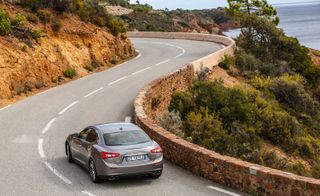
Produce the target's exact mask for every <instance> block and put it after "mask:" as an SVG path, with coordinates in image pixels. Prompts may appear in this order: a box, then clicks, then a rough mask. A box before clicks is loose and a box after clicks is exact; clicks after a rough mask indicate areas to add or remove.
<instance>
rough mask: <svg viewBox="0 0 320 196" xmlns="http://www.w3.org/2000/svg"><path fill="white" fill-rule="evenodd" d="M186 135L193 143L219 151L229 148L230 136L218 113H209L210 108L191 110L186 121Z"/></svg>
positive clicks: (184, 128)
mask: <svg viewBox="0 0 320 196" xmlns="http://www.w3.org/2000/svg"><path fill="white" fill-rule="evenodd" d="M183 130H184V133H185V137H186V138H189V140H191V141H192V142H193V143H195V144H199V145H201V146H204V147H206V148H208V149H211V150H215V151H217V152H223V151H225V150H226V149H227V145H228V142H227V140H228V136H227V132H226V131H225V130H224V129H223V125H222V123H221V121H220V120H219V118H218V116H217V115H214V114H209V111H208V109H201V110H200V111H199V112H190V113H189V114H188V116H187V118H186V120H185V121H184V126H183Z"/></svg>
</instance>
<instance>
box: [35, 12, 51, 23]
mask: <svg viewBox="0 0 320 196" xmlns="http://www.w3.org/2000/svg"><path fill="white" fill-rule="evenodd" d="M37 14H38V17H39V18H40V20H41V21H42V22H43V23H44V24H46V23H49V22H50V21H51V13H50V12H49V11H47V10H39V11H38V12H37Z"/></svg>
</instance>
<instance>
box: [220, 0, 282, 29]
mask: <svg viewBox="0 0 320 196" xmlns="http://www.w3.org/2000/svg"><path fill="white" fill-rule="evenodd" d="M228 4H229V8H226V11H227V12H228V13H229V14H230V15H232V16H236V17H237V16H241V15H242V14H249V15H250V14H254V15H257V16H260V17H264V18H267V19H268V20H270V21H272V22H273V23H275V24H276V25H278V24H279V21H280V19H279V17H278V16H277V10H276V9H274V8H273V7H272V6H271V5H269V4H268V2H267V0H228Z"/></svg>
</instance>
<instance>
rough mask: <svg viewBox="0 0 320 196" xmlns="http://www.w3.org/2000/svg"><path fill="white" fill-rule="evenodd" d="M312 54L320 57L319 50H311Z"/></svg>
mask: <svg viewBox="0 0 320 196" xmlns="http://www.w3.org/2000/svg"><path fill="white" fill-rule="evenodd" d="M312 54H313V55H315V56H318V57H320V51H319V50H313V51H312Z"/></svg>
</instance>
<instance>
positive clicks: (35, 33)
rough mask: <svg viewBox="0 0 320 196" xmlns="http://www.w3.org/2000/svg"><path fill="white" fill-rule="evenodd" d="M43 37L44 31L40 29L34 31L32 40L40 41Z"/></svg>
mask: <svg viewBox="0 0 320 196" xmlns="http://www.w3.org/2000/svg"><path fill="white" fill-rule="evenodd" d="M41 36H42V31H41V30H39V29H35V30H33V31H32V38H33V39H39V38H41Z"/></svg>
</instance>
